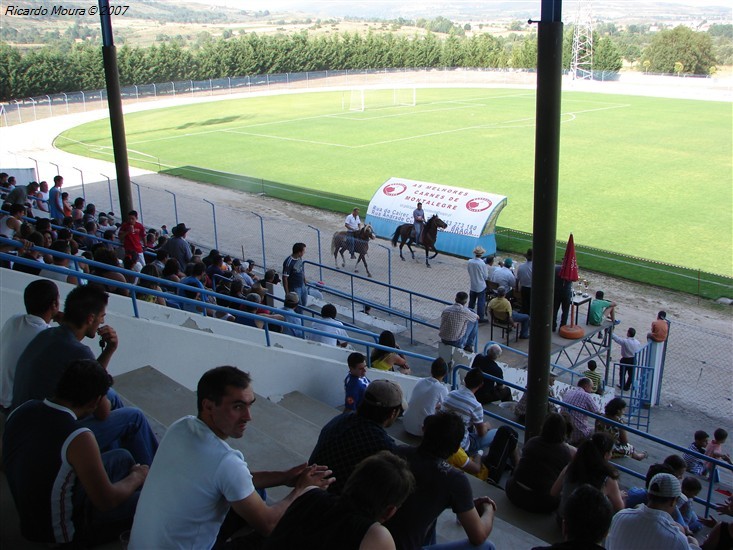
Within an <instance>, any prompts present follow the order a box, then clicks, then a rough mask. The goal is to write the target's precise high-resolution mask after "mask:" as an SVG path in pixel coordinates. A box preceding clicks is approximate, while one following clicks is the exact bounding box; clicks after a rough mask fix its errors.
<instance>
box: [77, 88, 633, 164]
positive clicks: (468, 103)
mask: <svg viewBox="0 0 733 550" xmlns="http://www.w3.org/2000/svg"><path fill="white" fill-rule="evenodd" d="M533 95H534V94H530V93H521V94H507V95H503V96H498V97H487V96H483V97H475V98H468V99H461V100H448V101H440V102H434V103H433V104H435V105H439V104H444V105H456V106H455V107H448V108H442V109H427V110H425V109H423V110H415V111H410V112H402V113H395V114H390V115H383V116H376V117H358V118H356V117H354V116H353V114H352V113H344V114H340V113H334V114H328V115H317V116H309V117H300V118H294V119H288V120H280V121H275V122H262V123H257V124H251V125H247V126H241V127H239V128H228V129H225V130H218V129H217V130H202V131H200V132H193V133H186V134H182V135H178V136H167V137H162V138H155V139H149V140H140V141H135V142H133V143H131V145H140V144H143V143H153V142H157V141H165V140H170V139H178V138H182V137H193V136H200V135H206V134H214V133H219V132H221V133H230V134H238V135H245V136H251V137H256V138H262V139H272V140H278V141H284V142H288V141H289V142H296V143H307V144H310V145H320V146H324V147H335V148H341V149H354V150H356V149H366V148H369V147H375V146H381V145H389V144H390V143H399V142H404V141H412V140H418V139H425V138H430V137H435V136H441V135H449V134H455V133H460V132H469V131H472V130H485V129H510V128H527V127H532V126H534V123H535V118H534V117H525V118H520V119H515V120H507V121H504V122H495V123H490V124H481V125H472V126H465V127H461V128H450V129H446V130H441V131H437V132H428V133H425V134H415V135H412V136H405V137H401V138H395V139H390V140H381V141H374V142H370V143H362V144H360V145H346V144H343V143H334V142H327V141H318V140H311V139H299V138H293V137H285V136H274V135H270V134H262V133H257V132H249V131H247V130H248V129H250V128H262V127H268V126H277V125H281V124H290V123H298V122H302V121H306V120H317V119H321V118H339V119H341V120H351V121H358V122H370V121H373V120H381V119H386V118H396V117H403V116H415V115H420V114H423V113H434V112H445V111H453V110H459V109H468V108H471V107H488V106H489V103H478V102H479V101H481V102H483V101H486V100H487V99H488V100H493V99H504V98H514V97H528V96H533ZM574 101H575V100H574ZM577 101H579V102H586V103H596V104H601V105H602V104H603V103H602V102H597V101H593V100H577ZM628 106H629V104H610V105H609V104H606V106H605V107H598V108H595V109H583V110H574V111H569V112H567V113H563V114H562V117H567V118H564V120H561V123H567V122H572V121H574V120H576V118H577V115H579V114H583V113H591V112H595V111H605V110H610V109H620V108H625V107H628ZM66 139H69V138H66ZM70 141H75V142H76V143H78V144H80V145H85V144H83V143H82V142H78V141H76V140H70ZM90 150H92V151H96V152H98V153H103V154H110V153H108V152H107V150H110V151H111V148H109V147H103V146H94V147H90ZM128 151H131V152H134V153H136V154H140V155H145V156H149V155H147V154H146V153H142V152H140V151H135V150H134V149H129V148H128ZM151 158H152V157H151Z"/></svg>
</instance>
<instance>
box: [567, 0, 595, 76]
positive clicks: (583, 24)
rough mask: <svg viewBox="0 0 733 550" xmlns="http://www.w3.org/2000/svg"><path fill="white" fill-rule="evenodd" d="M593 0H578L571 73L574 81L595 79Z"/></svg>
mask: <svg viewBox="0 0 733 550" xmlns="http://www.w3.org/2000/svg"><path fill="white" fill-rule="evenodd" d="M591 10H592V0H578V13H577V15H576V16H575V27H574V28H573V58H572V61H571V62H570V72H571V74H572V76H573V78H574V79H578V80H592V79H593V19H592V17H591Z"/></svg>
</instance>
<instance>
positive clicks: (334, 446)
mask: <svg viewBox="0 0 733 550" xmlns="http://www.w3.org/2000/svg"><path fill="white" fill-rule="evenodd" d="M406 409H407V403H406V402H405V399H404V396H403V394H402V388H400V386H399V385H398V384H395V383H394V382H392V381H390V380H373V381H372V382H371V383H370V384H369V386H367V389H366V391H365V392H364V397H363V399H362V400H361V403H360V404H359V407H358V408H357V410H356V412H355V413H344V414H340V415H339V416H337V417H336V418H334V419H333V420H331V421H330V422H329V423H328V424H326V425H325V426H324V427H323V429H322V430H321V434H320V435H319V436H318V442H317V443H316V447H315V449H313V452H312V453H311V456H310V459H309V460H308V463H309V464H316V463H317V464H328V467H329V468H330V469H331V470H332V471H333V476H334V477H335V478H336V481H335V482H333V483H332V484H331V486H330V487H329V488H328V491H329V492H332V493H336V494H340V493H341V490H342V489H343V488H344V485H345V483H346V480H347V479H348V478H349V476H350V475H351V472H352V471H353V470H354V468H355V467H356V465H357V464H359V462H361V461H362V460H364V459H365V458H366V457H368V456H371V455H373V454H375V453H377V452H379V451H382V450H387V451H394V450H395V442H394V440H393V439H392V438H391V437H390V436H389V435H387V432H386V431H385V428H388V427H389V426H391V425H392V424H394V422H395V420H397V417H398V416H399V415H400V414H401V413H402V411H404V410H406ZM324 460H325V461H327V462H322V461H324Z"/></svg>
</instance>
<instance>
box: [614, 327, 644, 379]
mask: <svg viewBox="0 0 733 550" xmlns="http://www.w3.org/2000/svg"><path fill="white" fill-rule="evenodd" d="M611 338H613V341H614V342H616V343H617V344H620V345H621V360H620V361H619V363H621V367H620V369H619V388H620V387H623V389H624V391H629V390H630V389H631V384H633V382H634V365H636V354H637V353H639V351H640V350H641V348H642V347H643V346H642V344H641V342H639V340H637V339H636V329H635V328H631V327H630V328H629V330H627V331H626V338H622V337H621V336H617V335H616V334H615V333H612V334H611Z"/></svg>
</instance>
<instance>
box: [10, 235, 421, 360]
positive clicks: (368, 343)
mask: <svg viewBox="0 0 733 550" xmlns="http://www.w3.org/2000/svg"><path fill="white" fill-rule="evenodd" d="M0 244H4V245H11V246H15V247H20V246H22V243H21V242H19V241H14V240H11V239H6V238H3V237H0ZM34 249H35V250H38V251H39V252H42V253H43V254H49V255H51V256H54V257H57V258H65V259H68V260H69V261H72V262H75V263H83V264H86V265H88V266H89V267H92V268H100V269H104V270H106V271H113V272H116V273H120V274H122V275H124V276H128V277H136V278H138V279H142V280H147V281H150V282H154V283H156V284H157V285H158V286H160V287H165V288H170V289H174V290H176V291H181V292H184V291H185V292H188V293H193V292H195V293H196V294H201V295H203V296H213V297H214V298H216V299H217V300H224V301H226V302H228V303H235V304H238V305H240V306H250V307H258V308H262V309H266V310H268V311H269V312H271V313H275V314H280V315H286V314H287V315H288V316H289V317H295V318H298V319H300V320H301V322H303V324H302V325H299V324H295V323H290V322H288V321H280V320H279V319H271V318H269V317H263V316H261V315H257V314H254V313H248V312H245V311H242V310H239V309H233V308H231V307H226V306H221V305H218V304H213V303H209V302H207V301H206V300H196V299H192V298H187V297H185V296H181V295H178V294H171V292H165V291H156V290H153V289H150V288H145V287H140V286H137V285H132V284H129V283H123V282H121V281H115V280H111V279H107V278H105V277H100V276H98V275H93V274H89V273H84V272H82V271H76V270H72V269H68V268H65V267H61V266H56V265H52V264H43V263H39V262H37V261H34V260H29V259H26V258H21V257H19V256H16V255H13V254H9V253H6V252H0V260H5V261H8V262H15V263H20V264H22V265H25V266H28V267H32V268H36V269H47V270H49V271H54V272H57V273H62V274H64V275H67V276H69V275H71V276H74V277H77V278H80V279H85V280H87V281H92V282H95V283H98V284H101V285H104V286H107V287H114V288H120V289H124V290H126V291H127V292H128V293H129V294H130V298H132V308H133V316H134V317H136V318H139V317H140V314H139V310H138V299H139V298H138V294H144V295H152V296H156V297H158V296H159V297H162V298H164V299H165V300H166V301H169V300H170V301H173V302H175V303H177V304H185V305H187V306H188V307H189V308H190V309H194V310H196V309H200V310H201V314H202V315H206V310H211V311H219V312H222V313H228V314H230V315H233V316H235V317H244V318H248V319H256V320H260V321H263V322H264V323H265V324H264V332H265V342H266V345H267V346H268V347H269V346H271V341H270V329H269V326H268V325H270V324H272V325H277V326H280V327H287V328H290V329H295V330H299V331H302V332H304V333H312V334H317V335H320V336H327V337H333V334H332V333H330V332H325V331H323V330H319V329H317V328H313V327H311V326H308V325H306V324H305V321H311V320H312V317H313V316H308V315H302V314H299V313H294V312H292V311H287V312H286V311H284V310H282V309H280V308H276V307H272V306H268V305H266V304H260V303H257V302H249V301H247V300H244V299H241V298H236V297H233V296H228V295H225V294H220V293H217V292H214V291H212V290H208V289H205V288H203V289H202V288H198V287H194V286H189V285H186V284H181V283H176V282H173V281H169V280H166V279H161V278H158V277H154V276H151V275H145V274H143V273H138V272H136V271H130V270H127V269H124V268H121V267H118V266H113V265H109V264H104V263H100V262H96V261H94V260H89V259H86V258H82V257H79V256H72V255H70V254H64V253H62V252H57V251H55V250H50V249H47V248H43V247H34ZM272 298H274V299H277V298H276V297H274V296H272ZM189 312H190V311H189ZM317 323H318V325H327V326H334V327H338V328H343V329H344V330H346V331H347V332H349V333H355V334H359V335H361V336H363V337H365V339H364V340H359V339H357V338H354V337H351V336H347V337H342V338H341V339H342V340H344V341H346V342H348V343H350V344H353V345H356V346H363V347H364V348H365V350H366V355H367V361H368V364H370V365H371V359H370V357H369V356H370V355H371V354H370V352H371V350H372V349H374V348H376V349H381V350H385V351H389V352H394V353H401V354H402V355H405V356H408V357H414V358H416V359H421V360H425V361H432V360H433V359H434V357H429V356H426V355H423V354H420V353H414V352H411V351H408V350H401V349H396V348H391V347H388V346H383V345H381V344H379V343H378V341H379V335H378V334H376V333H374V332H371V331H369V330H365V329H361V328H358V327H355V326H352V325H349V324H340V323H334V322H330V321H327V320H324V319H318V321H317ZM372 341H373V343H372Z"/></svg>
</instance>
